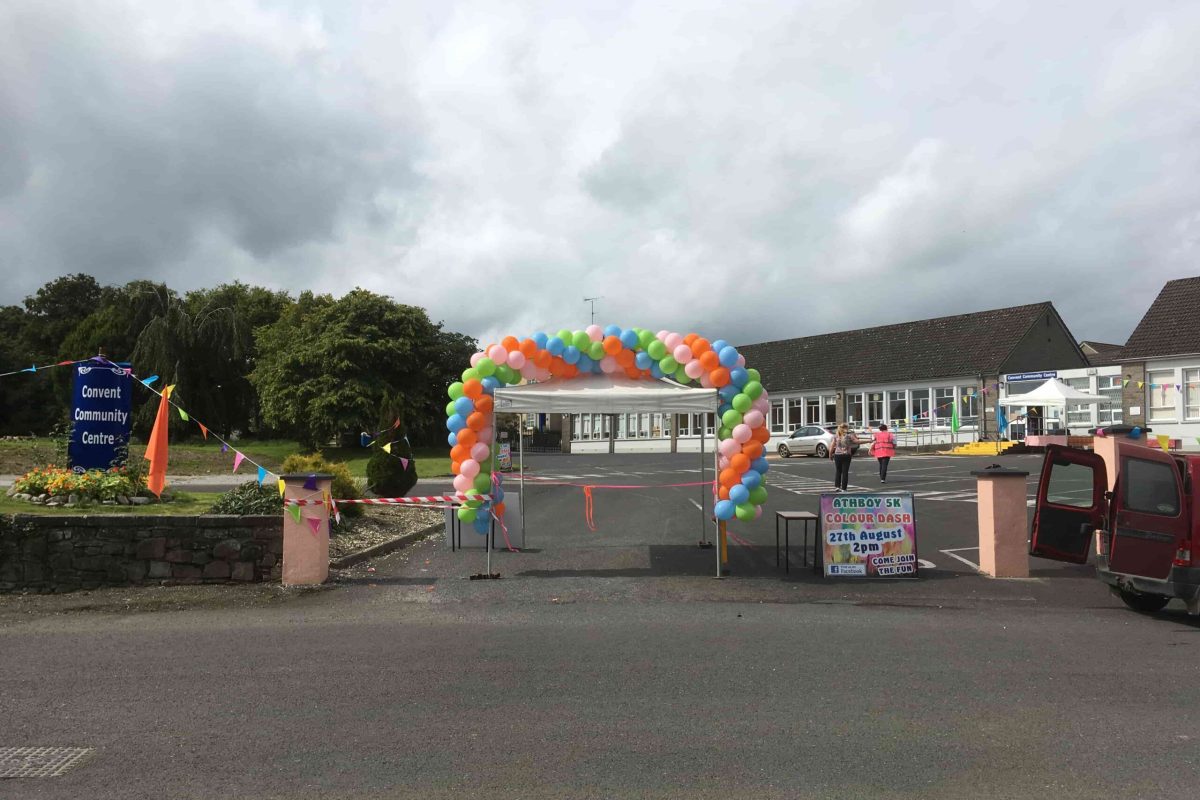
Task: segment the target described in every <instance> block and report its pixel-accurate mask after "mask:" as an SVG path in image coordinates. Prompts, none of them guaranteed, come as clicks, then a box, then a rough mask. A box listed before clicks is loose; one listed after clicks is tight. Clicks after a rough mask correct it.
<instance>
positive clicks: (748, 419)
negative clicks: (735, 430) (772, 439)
mask: <svg viewBox="0 0 1200 800" xmlns="http://www.w3.org/2000/svg"><path fill="white" fill-rule="evenodd" d="M763 421H764V420H763V413H762V412H761V411H759V410H758V409H756V408H752V409H750V410H749V411H747V412H746V416H744V417H742V422H744V423H746V424H747V425H749V426H750V427H751V428H761V427H762V424H763Z"/></svg>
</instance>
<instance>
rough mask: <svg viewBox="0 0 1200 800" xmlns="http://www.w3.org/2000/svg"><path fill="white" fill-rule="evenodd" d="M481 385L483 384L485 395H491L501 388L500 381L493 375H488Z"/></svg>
mask: <svg viewBox="0 0 1200 800" xmlns="http://www.w3.org/2000/svg"><path fill="white" fill-rule="evenodd" d="M480 383H482V384H483V391H484V394H491V393H492V392H494V391H496V390H497V389H499V388H500V379H499V378H497V377H495V376H493V375H488V376H487V377H486V378H484V379H483V380H481V381H480Z"/></svg>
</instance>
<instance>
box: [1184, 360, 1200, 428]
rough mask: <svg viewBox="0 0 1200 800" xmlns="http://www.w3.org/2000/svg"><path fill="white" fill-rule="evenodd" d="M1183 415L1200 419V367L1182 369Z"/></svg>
mask: <svg viewBox="0 0 1200 800" xmlns="http://www.w3.org/2000/svg"><path fill="white" fill-rule="evenodd" d="M1183 416H1184V417H1186V418H1187V419H1200V369H1185V370H1184V371H1183Z"/></svg>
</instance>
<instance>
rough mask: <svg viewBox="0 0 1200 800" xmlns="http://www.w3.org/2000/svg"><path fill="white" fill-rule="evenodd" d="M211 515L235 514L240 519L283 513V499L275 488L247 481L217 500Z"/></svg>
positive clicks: (210, 510) (209, 511)
mask: <svg viewBox="0 0 1200 800" xmlns="http://www.w3.org/2000/svg"><path fill="white" fill-rule="evenodd" d="M208 513H210V514H235V515H237V516H239V517H242V516H254V515H271V514H281V513H283V498H282V497H280V496H279V490H278V489H277V488H275V487H273V486H259V485H258V481H246V482H245V483H243V484H242V485H240V486H237V487H235V488H233V489H230V490H229V491H228V492H226V493H225V494H223V495H221V496H220V497H218V498H217V501H216V502H215V503H213V506H212V508H210V509H209V510H208Z"/></svg>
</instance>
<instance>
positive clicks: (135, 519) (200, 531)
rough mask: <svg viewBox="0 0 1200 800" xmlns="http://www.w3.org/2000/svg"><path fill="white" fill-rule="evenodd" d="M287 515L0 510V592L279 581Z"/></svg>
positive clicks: (65, 590)
mask: <svg viewBox="0 0 1200 800" xmlns="http://www.w3.org/2000/svg"><path fill="white" fill-rule="evenodd" d="M282 561H283V519H282V517H278V516H270V517H233V516H197V517H183V516H171V517H168V516H134V515H124V514H122V515H111V516H106V515H87V516H85V515H70V516H48V515H47V516H42V515H30V514H16V515H12V516H0V592H12V591H37V592H68V591H73V590H75V589H94V588H98V587H100V586H126V585H130V584H180V583H228V582H258V581H268V580H279V578H280V573H281V571H282Z"/></svg>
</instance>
